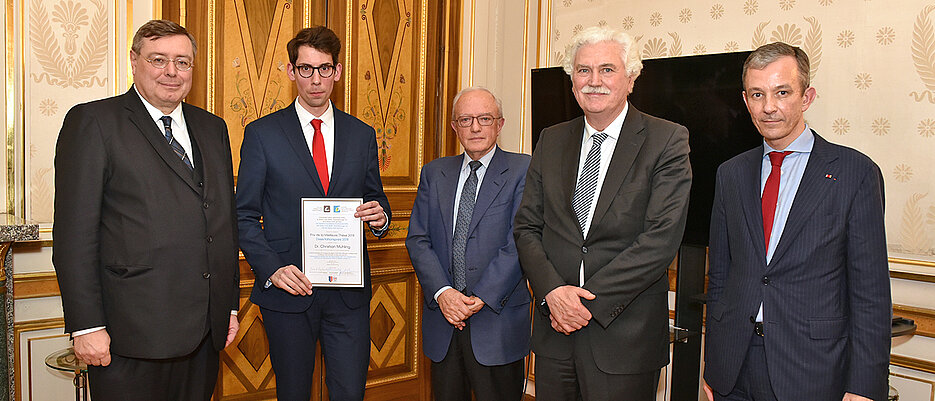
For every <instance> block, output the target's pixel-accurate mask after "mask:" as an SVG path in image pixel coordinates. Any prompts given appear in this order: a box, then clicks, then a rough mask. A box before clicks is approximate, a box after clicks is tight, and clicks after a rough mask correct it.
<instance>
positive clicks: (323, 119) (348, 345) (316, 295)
mask: <svg viewBox="0 0 935 401" xmlns="http://www.w3.org/2000/svg"><path fill="white" fill-rule="evenodd" d="M286 48H287V50H288V52H289V62H290V64H289V66H288V69H287V73H288V75H289V79H290V80H292V81H294V82H295V84H296V89H297V90H298V92H299V95H298V97H297V98H296V100H295V102H293V104H292V105H290V106H288V107H286V108H284V109H282V110H279V111H276V112H274V113H272V114H269V115H267V116H265V117H263V118H260V119H258V120H256V121H254V122H253V123H250V124H249V125H247V127H246V129H245V131H244V141H243V145H242V146H241V149H240V172H239V175H238V178H237V179H238V182H237V218H238V226H239V229H240V247H241V249H242V250H243V252H244V255H245V256H246V258H247V262H248V263H250V267H252V268H253V272H254V274H255V275H256V280H255V283H254V286H253V293H252V295H251V296H250V300H251V301H252V302H253V303H255V304H257V305H259V306H260V311H261V312H262V314H263V324H264V326H265V327H266V335H267V337H268V339H269V353H270V361H271V362H272V365H273V371H274V372H275V373H276V396H277V398H278V399H279V400H303V401H305V400H308V399H309V397H310V393H311V387H312V371H313V370H314V368H315V344H316V343H317V342H319V341H320V343H321V350H322V356H323V358H324V363H325V368H326V370H327V375H326V377H325V383H326V385H327V386H328V394H329V396H330V398H331V399H333V400H362V399H363V397H364V386H365V383H366V379H367V366H368V363H369V360H370V320H369V318H370V308H369V304H370V262H369V259H368V257H367V253H366V246H364V255H363V262H364V287H363V288H324V287H318V288H314V289H313V288H312V284H311V282H310V281H309V280H308V278H307V277H306V276H305V274H304V273H303V272H302V259H303V258H302V226H301V225H302V218H301V200H302V198H324V197H329V198H331V197H333V198H363V204H362V205H361V206H360V207H358V208H357V212H356V213H355V214H354V216H355V217H359V218H360V219H361V221H363V222H364V223H366V224H367V225H368V226H369V228H370V231H371V232H372V233H373V234H374V235H375V236H377V237H380V236H382V235H383V234H385V233H386V229H387V228H388V227H389V215H390V207H389V203H388V202H387V199H386V194H384V193H383V184H382V182H381V181H380V169H379V165H378V164H377V143H376V134H375V132H374V130H373V128H372V127H370V126H369V125H367V124H365V123H363V122H362V121H360V120H358V119H357V118H354V117H352V116H351V115H349V114H347V113H345V112H343V111H341V110H338V109H337V108H336V107H334V105H333V104H332V103H331V100H330V97H331V92H332V90H333V88H334V83H335V82H336V81H338V80H339V79H340V78H341V72H342V71H341V70H342V66H341V64H340V63H339V62H338V52H339V51H340V50H341V42H340V40H339V39H338V37H337V36H336V35H335V34H334V32H332V31H331V30H330V29H328V28H325V27H314V28H306V29H303V30H301V31H299V33H298V34H296V36H295V38H293V39H292V40H290V41H289V43H288V44H287V46H286ZM261 219H262V223H261Z"/></svg>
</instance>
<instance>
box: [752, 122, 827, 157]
mask: <svg viewBox="0 0 935 401" xmlns="http://www.w3.org/2000/svg"><path fill="white" fill-rule="evenodd" d="M814 145H815V134H812V130H811V128H809V127H808V124H805V130H804V131H802V133H801V134H799V137H798V138H795V140H794V141H792V143H790V144H789V146H786V148H785V149H784V151H788V152H797V153H811V152H812V147H813V146H814ZM776 151H777V150H776V149H773V148H771V147H770V146H769V145H768V144H767V143H766V140H763V157H766V155H768V154H769V153H770V152H776Z"/></svg>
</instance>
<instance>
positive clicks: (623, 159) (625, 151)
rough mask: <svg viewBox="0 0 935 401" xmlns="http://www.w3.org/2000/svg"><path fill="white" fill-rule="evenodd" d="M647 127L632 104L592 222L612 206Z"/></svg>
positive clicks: (624, 121) (611, 160) (600, 217)
mask: <svg viewBox="0 0 935 401" xmlns="http://www.w3.org/2000/svg"><path fill="white" fill-rule="evenodd" d="M645 127H646V124H645V122H644V121H643V113H641V112H640V111H639V110H637V109H636V108H635V107H633V105H630V110H629V111H627V116H626V118H625V119H624V120H623V126H622V127H621V128H620V135H619V136H618V137H617V146H616V147H614V154H613V156H612V157H611V159H610V165H609V166H608V167H607V172H606V173H605V175H604V184H603V185H602V186H601V193H600V195H599V196H598V198H597V206H595V207H594V217H593V218H591V224H594V222H595V221H601V219H602V218H603V216H604V213H606V212H607V209H608V208H609V207H610V204H611V202H612V201H613V199H614V197H615V196H616V195H617V192H618V191H619V190H620V186H621V185H622V184H623V180H624V179H625V178H626V177H627V174H628V173H629V172H630V167H632V166H633V161H634V160H636V155H637V154H639V153H640V148H641V147H642V146H643V141H644V140H645V139H646V135H645V134H644V133H643V129H644V128H645Z"/></svg>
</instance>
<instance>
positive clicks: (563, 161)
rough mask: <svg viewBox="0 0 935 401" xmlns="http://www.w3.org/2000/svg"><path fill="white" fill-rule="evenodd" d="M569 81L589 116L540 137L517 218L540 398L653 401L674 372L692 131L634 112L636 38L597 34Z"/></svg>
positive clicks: (580, 49)
mask: <svg viewBox="0 0 935 401" xmlns="http://www.w3.org/2000/svg"><path fill="white" fill-rule="evenodd" d="M566 57H567V58H566V61H565V71H566V72H568V74H569V75H570V76H571V80H572V90H573V92H574V95H575V99H576V100H577V101H578V104H579V105H580V106H581V108H582V109H583V110H584V117H579V118H576V119H574V120H571V121H568V122H564V123H561V124H558V125H555V126H552V127H549V128H546V129H545V130H543V131H542V135H541V137H540V140H539V143H538V145H537V147H536V151H535V153H534V154H533V157H532V163H531V164H530V166H529V174H528V175H527V177H526V189H525V192H524V194H523V201H522V204H521V206H520V209H519V212H518V213H517V214H516V230H515V235H516V248H517V250H518V251H519V257H520V262H521V264H522V267H523V271H525V272H526V276H527V277H528V278H529V282H530V284H531V285H532V291H533V295H534V296H535V297H536V300H537V309H536V312H535V316H534V318H533V335H532V349H533V351H534V352H535V354H536V396H537V399H542V400H576V399H582V398H583V399H586V400H617V399H620V397H625V398H626V399H627V400H652V399H655V394H656V385H657V383H658V378H659V370H660V368H662V367H663V366H665V365H666V364H667V363H668V360H669V347H668V305H667V302H668V280H667V278H666V270H667V266H669V264H670V263H671V262H672V260H673V258H674V257H675V254H676V252H677V250H678V246H679V243H680V241H681V239H682V233H683V231H684V228H685V218H686V213H687V207H688V192H689V188H690V186H691V166H690V165H689V162H688V151H689V149H688V130H686V129H685V127H682V126H680V125H678V124H674V123H671V122H668V121H665V120H661V119H658V118H655V117H652V116H649V115H646V114H643V113H641V112H640V111H639V110H636V108H634V107H633V106H632V105H629V104H628V103H627V95H629V93H630V92H631V91H632V90H633V82H634V80H636V78H637V76H639V73H640V69H641V67H642V64H641V62H640V59H639V49H638V48H637V47H636V45H635V44H634V42H633V40H632V38H630V37H629V36H628V35H626V34H625V33H618V32H615V31H613V30H610V29H607V28H598V27H593V28H588V29H585V30H583V31H582V32H580V33H579V34H578V35H576V37H575V38H573V39H572V44H571V45H570V46H569V48H568V51H567V52H566Z"/></svg>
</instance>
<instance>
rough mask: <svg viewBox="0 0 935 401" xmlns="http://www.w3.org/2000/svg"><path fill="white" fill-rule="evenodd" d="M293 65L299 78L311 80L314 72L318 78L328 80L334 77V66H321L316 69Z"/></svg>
mask: <svg viewBox="0 0 935 401" xmlns="http://www.w3.org/2000/svg"><path fill="white" fill-rule="evenodd" d="M293 65H294V66H295V70H296V72H298V73H299V76H300V77H302V78H311V77H312V74H314V73H315V70H318V76H320V77H322V78H328V77H330V76H332V75H334V65H332V64H322V65H320V66H318V67H315V66H312V65H308V64H299V65H295V64H293Z"/></svg>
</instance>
